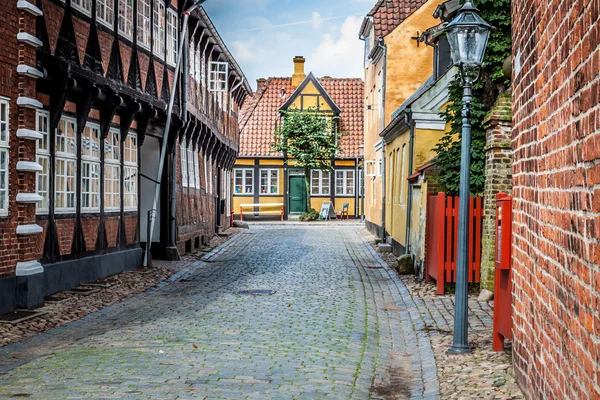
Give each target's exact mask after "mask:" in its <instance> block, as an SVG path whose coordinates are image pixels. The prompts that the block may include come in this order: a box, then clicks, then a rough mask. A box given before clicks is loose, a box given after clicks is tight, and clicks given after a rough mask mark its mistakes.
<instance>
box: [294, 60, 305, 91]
mask: <svg viewBox="0 0 600 400" xmlns="http://www.w3.org/2000/svg"><path fill="white" fill-rule="evenodd" d="M305 61H306V60H305V59H304V57H302V56H297V57H294V75H292V86H293V87H295V88H296V87H298V86H300V84H301V83H302V81H304V79H305V78H306V74H305V73H304V62H305Z"/></svg>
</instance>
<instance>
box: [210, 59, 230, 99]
mask: <svg viewBox="0 0 600 400" xmlns="http://www.w3.org/2000/svg"><path fill="white" fill-rule="evenodd" d="M228 72H229V64H228V63H226V62H220V61H211V62H210V76H209V81H208V90H210V91H211V92H226V91H227V74H228Z"/></svg>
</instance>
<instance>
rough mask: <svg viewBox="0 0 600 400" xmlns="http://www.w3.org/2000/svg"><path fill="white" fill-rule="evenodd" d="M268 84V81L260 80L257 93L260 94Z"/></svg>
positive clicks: (257, 81)
mask: <svg viewBox="0 0 600 400" xmlns="http://www.w3.org/2000/svg"><path fill="white" fill-rule="evenodd" d="M266 84H267V80H266V79H265V78H258V79H257V80H256V93H259V92H260V91H261V90H263V88H264V87H265V85H266Z"/></svg>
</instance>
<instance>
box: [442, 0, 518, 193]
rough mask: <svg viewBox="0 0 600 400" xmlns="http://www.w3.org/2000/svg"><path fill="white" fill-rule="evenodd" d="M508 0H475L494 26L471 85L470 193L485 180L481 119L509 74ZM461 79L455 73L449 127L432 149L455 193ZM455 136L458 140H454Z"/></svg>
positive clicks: (445, 185)
mask: <svg viewBox="0 0 600 400" xmlns="http://www.w3.org/2000/svg"><path fill="white" fill-rule="evenodd" d="M510 5H511V4H510V0H478V1H477V3H476V6H477V8H479V11H480V15H481V17H482V18H483V19H485V20H486V21H487V22H488V23H490V24H491V25H492V26H493V27H494V28H495V29H494V30H493V31H492V33H491V35H490V39H489V42H488V46H487V50H486V53H485V58H484V66H483V68H482V71H481V77H480V78H479V80H478V81H477V83H476V84H475V87H474V89H473V102H472V109H473V112H472V119H471V124H472V132H471V194H473V195H481V194H483V189H484V183H485V129H484V127H483V120H484V118H485V116H486V114H487V113H488V111H489V110H490V109H491V108H492V106H493V105H494V102H495V101H496V98H497V97H498V94H499V93H501V92H503V91H505V90H506V89H507V88H508V86H509V84H510V78H509V77H506V76H505V74H504V72H503V64H504V61H505V60H506V58H507V57H508V56H510V54H511V46H512V40H511V19H510ZM462 94H463V90H462V82H461V80H460V77H457V78H456V79H455V80H454V81H453V82H452V83H451V85H450V100H449V106H448V107H447V108H446V110H445V111H444V112H443V113H442V116H443V117H444V119H445V120H446V122H447V123H449V126H450V130H449V131H448V132H446V134H445V135H444V136H443V137H442V138H441V139H440V141H439V142H438V143H437V145H436V147H435V148H434V149H433V150H434V151H435V152H436V153H437V164H438V167H439V171H441V176H440V183H441V185H442V188H443V190H444V191H445V192H446V193H447V194H448V195H451V196H456V195H458V189H459V181H460V146H461V130H462V116H461V111H462V106H463V104H462ZM457 139H458V140H457Z"/></svg>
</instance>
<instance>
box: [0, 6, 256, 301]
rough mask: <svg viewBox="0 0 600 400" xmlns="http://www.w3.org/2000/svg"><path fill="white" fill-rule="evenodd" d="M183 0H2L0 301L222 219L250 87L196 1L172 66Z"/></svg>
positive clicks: (57, 285) (129, 261)
mask: <svg viewBox="0 0 600 400" xmlns="http://www.w3.org/2000/svg"><path fill="white" fill-rule="evenodd" d="M190 3H191V1H185V0H179V1H176V0H173V1H170V2H165V1H163V0H37V1H29V0H18V1H16V0H15V1H11V2H9V4H7V5H6V7H5V10H4V11H5V12H4V13H3V14H2V16H0V23H2V25H3V29H2V30H0V39H1V40H2V42H3V50H4V51H3V53H2V55H0V66H1V67H0V232H1V241H0V311H1V310H10V309H12V308H14V307H15V306H18V307H35V306H38V305H40V304H42V303H43V299H44V296H45V295H49V294H51V293H54V292H57V291H60V290H65V289H69V288H71V287H73V286H75V285H78V284H80V283H81V282H88V281H93V280H95V279H97V278H100V277H104V276H107V275H110V274H115V273H118V272H120V271H122V270H124V269H132V268H136V267H138V266H140V265H141V263H142V252H143V248H145V246H146V243H147V242H148V241H149V240H151V242H152V253H153V255H154V256H155V257H167V258H177V257H178V255H179V253H180V251H186V250H190V249H191V248H193V247H194V246H195V245H197V244H200V243H201V242H202V238H203V237H204V238H207V237H209V236H210V235H212V234H214V233H215V231H216V230H217V229H219V228H220V227H226V224H227V223H228V218H227V215H226V214H227V213H226V212H224V211H223V210H225V209H227V208H226V207H225V204H226V202H227V198H226V195H227V194H228V190H227V188H228V187H229V184H228V183H227V181H226V179H229V177H230V172H229V171H231V169H232V167H233V165H234V162H235V158H236V155H237V152H238V142H239V133H238V125H237V113H238V109H239V108H240V107H241V105H242V103H243V101H244V99H245V97H246V96H247V94H248V93H250V92H251V89H250V86H249V85H248V83H247V81H246V79H245V77H244V75H243V73H242V71H241V69H240V68H239V66H238V64H237V63H236V62H235V60H234V59H233V57H232V56H231V54H230V53H229V52H228V50H227V48H226V46H225V44H224V43H223V41H222V39H221V38H220V36H219V34H218V32H217V31H216V29H215V27H214V26H213V25H212V23H211V22H210V19H209V18H208V16H207V15H206V13H205V11H204V10H203V9H202V8H196V9H195V10H193V11H192V12H191V13H190V15H189V19H188V26H187V34H186V36H185V37H184V38H183V40H185V43H184V45H183V49H184V51H183V54H182V55H181V56H182V60H183V62H182V65H181V68H180V73H179V74H178V75H177V76H176V75H175V70H176V64H177V61H178V59H179V57H178V56H179V55H178V49H179V44H180V40H181V39H182V38H180V36H181V33H182V28H183V27H182V21H183V20H184V18H183V13H184V12H185V11H186V10H188V9H189V8H188V7H190V5H191V4H190ZM173 85H175V86H176V90H175V92H174V93H175V96H174V107H173V112H172V115H171V116H172V123H171V128H170V130H169V132H168V133H165V132H164V131H165V122H166V120H167V104H168V102H169V100H170V98H171V93H172V88H173ZM163 141H166V142H167V153H166V162H165V167H164V168H163V170H162V174H161V175H160V176H159V171H158V167H159V163H158V160H159V158H160V155H161V146H162V143H163ZM159 182H160V189H161V190H160V196H159V199H158V206H157V208H156V226H155V229H154V232H153V235H152V237H151V239H149V238H148V229H147V228H148V224H147V221H148V215H149V213H150V211H151V209H152V205H153V198H154V192H155V189H156V185H157V184H158V183H159Z"/></svg>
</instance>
